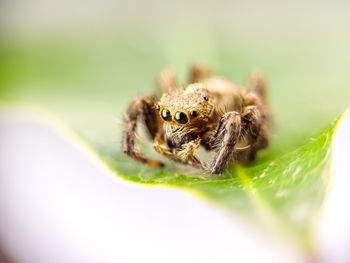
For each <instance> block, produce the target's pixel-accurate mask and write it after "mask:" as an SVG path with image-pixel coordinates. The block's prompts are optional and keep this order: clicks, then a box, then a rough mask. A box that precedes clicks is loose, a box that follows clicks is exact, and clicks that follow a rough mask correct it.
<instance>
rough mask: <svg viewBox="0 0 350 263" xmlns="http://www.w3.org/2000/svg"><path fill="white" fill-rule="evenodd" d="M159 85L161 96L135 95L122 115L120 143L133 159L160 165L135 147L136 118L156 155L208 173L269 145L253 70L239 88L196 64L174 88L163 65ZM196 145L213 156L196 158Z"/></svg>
mask: <svg viewBox="0 0 350 263" xmlns="http://www.w3.org/2000/svg"><path fill="white" fill-rule="evenodd" d="M158 88H159V90H160V91H161V92H162V93H163V94H162V96H161V97H160V99H159V98H157V96H144V97H138V98H136V99H134V100H133V101H132V102H131V103H130V106H129V107H128V109H127V111H126V114H125V115H124V119H123V133H122V142H121V148H122V150H123V152H124V153H126V154H127V155H129V156H130V157H132V158H133V159H135V160H137V161H140V162H143V163H146V164H148V165H151V166H155V167H161V166H163V163H161V162H158V161H153V160H150V159H147V158H145V157H143V156H142V155H141V154H139V153H137V152H136V151H135V149H134V148H135V139H136V128H137V121H138V119H141V120H142V121H143V123H144V126H145V129H146V131H147V133H148V135H149V137H150V139H151V140H153V142H154V145H153V146H154V149H155V150H156V151H157V152H158V153H159V154H161V155H164V156H166V157H168V158H170V159H172V160H174V161H177V162H180V163H183V164H188V165H192V166H194V167H196V168H200V169H204V170H206V171H209V172H210V173H212V174H221V173H222V172H223V171H224V170H225V169H226V168H227V166H228V165H230V164H231V163H246V162H249V161H252V160H254V158H255V156H256V152H257V150H259V149H263V148H266V147H267V146H268V133H269V114H268V109H267V105H266V100H265V84H264V80H263V78H262V76H261V75H259V74H253V75H252V77H251V80H250V83H249V85H248V87H247V89H246V90H245V91H241V90H240V89H239V88H238V87H237V85H235V84H233V83H232V82H229V81H227V80H224V79H222V78H219V77H216V76H213V75H212V74H211V73H210V71H209V70H208V69H206V68H205V67H204V66H202V65H198V64H195V65H193V66H192V67H191V68H190V72H189V79H188V84H187V85H186V86H185V87H178V86H177V84H176V81H175V75H174V74H173V73H172V72H171V71H170V70H164V71H162V72H161V73H160V76H159V78H158ZM200 145H202V146H204V148H205V149H206V150H213V151H214V152H215V154H216V156H215V158H214V159H213V161H211V162H210V163H208V164H203V163H201V162H200V161H199V159H198V158H197V157H196V155H195V153H196V151H197V149H198V148H199V146H200Z"/></svg>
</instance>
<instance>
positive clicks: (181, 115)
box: [174, 111, 188, 124]
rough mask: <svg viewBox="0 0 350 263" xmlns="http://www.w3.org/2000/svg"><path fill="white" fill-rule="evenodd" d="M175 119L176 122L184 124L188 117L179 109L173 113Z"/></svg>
mask: <svg viewBox="0 0 350 263" xmlns="http://www.w3.org/2000/svg"><path fill="white" fill-rule="evenodd" d="M174 117H175V120H176V121H177V122H178V123H181V124H185V123H187V121H188V118H187V116H186V114H185V113H183V112H180V111H177V112H176V113H175V116H174Z"/></svg>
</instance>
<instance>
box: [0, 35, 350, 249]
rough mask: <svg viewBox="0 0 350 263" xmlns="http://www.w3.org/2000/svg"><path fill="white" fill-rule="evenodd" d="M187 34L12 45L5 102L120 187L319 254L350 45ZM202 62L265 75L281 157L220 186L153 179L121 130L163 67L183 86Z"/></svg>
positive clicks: (205, 180)
mask: <svg viewBox="0 0 350 263" xmlns="http://www.w3.org/2000/svg"><path fill="white" fill-rule="evenodd" d="M183 32H185V33H183ZM183 32H182V31H181V30H179V31H178V32H167V33H162V32H160V31H157V30H154V31H153V32H152V34H147V35H146V34H143V33H141V32H134V34H132V33H130V34H128V33H126V32H118V34H116V35H117V36H116V37H109V36H107V35H104V37H102V38H97V37H96V36H94V35H91V36H84V37H83V36H81V37H80V38H78V39H74V38H62V37H59V41H58V40H57V39H53V38H42V39H40V38H39V39H37V40H36V41H34V42H33V41H30V40H29V41H28V42H25V41H23V40H22V42H17V41H16V39H14V40H12V41H11V40H8V41H7V42H4V43H2V44H1V47H0V61H1V65H0V66H1V67H0V76H1V77H2V80H3V81H2V83H1V87H0V88H1V94H0V96H1V98H2V99H4V100H6V101H14V100H15V101H17V100H20V101H24V102H26V103H30V104H34V105H39V106H40V107H43V108H45V109H48V110H49V111H50V112H53V113H54V114H55V115H56V116H58V117H59V118H60V119H62V120H64V121H65V122H66V123H67V124H68V125H69V126H70V127H71V128H72V129H73V130H74V132H75V133H77V134H78V135H79V136H80V137H81V138H83V140H84V141H85V142H87V143H88V144H89V145H90V146H91V148H92V150H93V151H94V152H95V153H96V155H98V156H99V157H100V158H101V159H102V160H103V161H104V163H105V164H106V165H108V166H109V167H110V168H111V169H112V170H114V171H115V174H116V176H122V177H123V178H124V179H126V180H129V181H133V182H135V183H141V184H147V185H151V186H165V185H166V186H172V187H178V188H181V189H185V190H187V191H190V192H192V193H195V194H198V195H200V196H202V197H205V198H206V199H209V200H211V201H214V202H215V203H217V204H219V205H221V206H223V207H225V208H226V209H229V211H231V212H232V213H233V214H234V215H238V216H240V217H241V218H242V220H246V221H248V222H250V223H251V224H253V225H255V226H256V227H257V229H263V230H265V231H267V233H269V234H271V233H275V234H278V235H280V236H281V237H282V238H283V239H285V240H286V241H288V242H290V243H292V244H294V245H295V246H298V247H301V248H302V249H304V250H306V251H312V249H313V234H314V233H313V231H314V230H313V228H314V225H315V224H316V223H317V217H318V216H319V214H320V213H321V211H322V205H323V203H324V200H325V198H326V196H327V193H328V190H329V187H330V183H331V180H332V155H331V142H332V136H333V133H334V131H335V129H336V127H337V123H338V122H333V123H332V124H329V123H331V122H332V121H333V120H334V119H335V118H336V117H337V116H339V114H340V113H341V112H343V111H344V110H345V109H346V108H347V107H348V106H349V104H348V103H349V98H350V93H349V92H350V90H349V89H348V70H347V69H348V68H349V67H348V66H349V61H350V57H349V52H345V51H347V47H348V45H346V44H344V45H343V46H344V47H343V48H338V46H337V45H329V46H322V45H316V44H315V43H322V41H323V40H324V38H325V36H324V34H323V31H322V34H321V35H320V36H317V35H315V36H314V38H313V39H312V40H310V39H307V38H301V40H300V41H302V42H301V44H300V45H294V44H293V43H294V42H289V41H288V38H287V36H289V35H287V36H286V35H278V34H277V35H276V34H273V33H272V34H269V35H264V36H259V35H256V36H247V35H246V34H245V32H243V31H238V32H237V34H236V35H235V36H236V37H235V38H233V37H231V36H230V35H227V34H225V33H219V32H218V33H216V35H215V37H212V36H211V35H210V34H204V33H203V34H201V33H198V32H197V31H195V30H194V31H193V32H191V30H190V29H189V30H187V31H183ZM101 34H102V33H101ZM288 34H289V33H288ZM62 43H63V44H62ZM254 43H255V44H254ZM256 43H259V45H256ZM275 43H279V44H280V45H279V46H278V47H277V46H276V44H275ZM344 43H350V41H349V39H345V40H344ZM337 57H341V58H342V59H341V60H339V61H338V60H336V59H335V58H337ZM193 60H200V61H203V62H206V63H207V64H208V65H210V66H212V67H213V68H214V70H215V71H216V72H218V74H220V75H223V76H224V77H226V78H227V79H230V80H233V81H235V82H237V83H239V84H241V85H245V83H246V82H247V80H248V75H249V74H250V72H251V71H252V70H253V69H255V68H256V67H257V68H258V69H259V70H260V71H261V72H263V73H264V74H265V75H266V77H267V79H268V83H269V90H268V92H269V104H270V105H271V110H272V114H273V119H274V129H273V131H272V134H271V146H270V147H269V148H268V149H267V150H264V151H261V152H259V154H258V158H257V160H256V161H254V162H253V163H252V164H250V165H249V166H239V165H233V166H232V167H231V168H230V169H229V170H228V171H226V172H225V174H223V175H222V176H221V177H208V176H204V175H202V174H199V173H198V171H193V170H190V169H188V168H184V167H179V166H174V164H172V163H171V162H167V167H166V169H164V170H158V169H153V168H149V167H146V166H144V165H142V164H139V163H136V162H135V161H134V160H131V159H130V158H128V157H126V156H125V155H123V154H122V153H121V151H120V150H119V141H120V124H119V123H116V121H115V119H117V122H118V120H120V119H121V116H122V114H123V112H124V110H125V109H126V106H127V104H128V103H129V101H130V100H131V99H132V98H133V97H135V96H137V95H138V94H140V93H151V92H152V91H153V86H154V79H155V77H156V74H157V73H158V71H159V70H160V69H162V68H163V67H164V66H171V67H173V68H174V69H175V70H177V72H179V73H180V74H179V75H180V82H182V83H183V82H184V79H185V70H186V68H187V66H188V64H189V63H190V62H192V61H193ZM320 60H322V62H323V63H319V61H320ZM329 65H332V69H330V67H329ZM329 87H332V88H333V89H332V91H331V90H330V88H329ZM335 101H336V103H334V102H335ZM322 127H325V128H324V129H322V130H321V131H319V132H318V133H317V134H316V135H314V134H315V131H317V130H319V129H320V128H322ZM311 136H312V137H311ZM149 146H150V145H147V144H146V145H141V147H142V148H141V150H142V151H143V152H145V153H146V154H147V155H150V156H152V157H153V158H159V156H157V155H156V154H155V153H153V152H152V151H150V150H149V149H151V147H149Z"/></svg>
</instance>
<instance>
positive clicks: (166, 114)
mask: <svg viewBox="0 0 350 263" xmlns="http://www.w3.org/2000/svg"><path fill="white" fill-rule="evenodd" d="M161 116H162V118H163V120H165V121H171V114H170V111H169V110H167V109H163V110H162V113H161Z"/></svg>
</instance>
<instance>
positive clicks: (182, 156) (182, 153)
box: [153, 138, 203, 168]
mask: <svg viewBox="0 0 350 263" xmlns="http://www.w3.org/2000/svg"><path fill="white" fill-rule="evenodd" d="M161 142H162V141H161V140H160V139H156V140H155V141H154V144H153V148H154V149H155V151H156V152H158V153H159V154H161V155H164V156H165V157H168V158H169V159H171V160H173V161H177V162H180V163H182V164H188V165H192V166H194V167H196V168H203V167H202V164H201V162H200V161H199V160H198V158H197V157H196V156H195V153H196V151H197V149H198V148H199V146H200V138H197V139H195V140H192V141H190V142H188V143H186V144H183V145H182V146H181V148H180V149H176V150H175V152H172V151H171V150H170V149H168V147H166V146H164V145H162V144H161Z"/></svg>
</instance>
